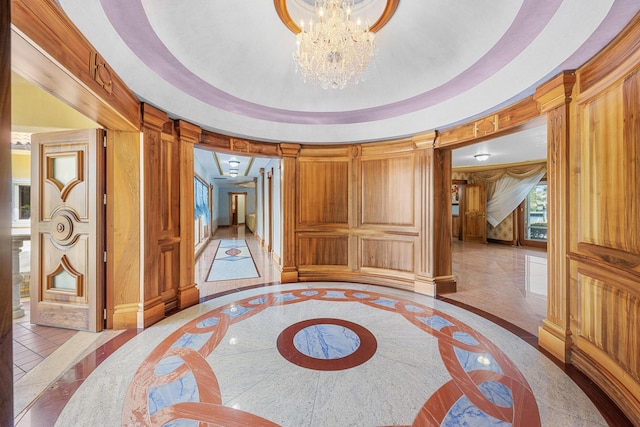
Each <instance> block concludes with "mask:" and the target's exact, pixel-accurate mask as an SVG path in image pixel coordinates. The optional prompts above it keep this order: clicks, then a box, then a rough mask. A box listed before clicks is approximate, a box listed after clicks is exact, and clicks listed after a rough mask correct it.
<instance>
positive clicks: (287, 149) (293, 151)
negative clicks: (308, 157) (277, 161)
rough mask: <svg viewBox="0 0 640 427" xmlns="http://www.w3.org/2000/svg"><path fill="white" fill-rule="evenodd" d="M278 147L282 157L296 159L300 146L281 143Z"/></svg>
mask: <svg viewBox="0 0 640 427" xmlns="http://www.w3.org/2000/svg"><path fill="white" fill-rule="evenodd" d="M279 146H280V153H281V154H282V157H297V156H298V153H299V152H300V147H301V146H300V144H290V143H287V142H281V143H280V144H279Z"/></svg>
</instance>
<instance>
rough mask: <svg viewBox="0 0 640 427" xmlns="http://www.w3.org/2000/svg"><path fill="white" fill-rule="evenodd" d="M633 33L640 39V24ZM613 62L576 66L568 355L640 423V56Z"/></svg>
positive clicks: (629, 415) (571, 184) (571, 177)
mask: <svg viewBox="0 0 640 427" xmlns="http://www.w3.org/2000/svg"><path fill="white" fill-rule="evenodd" d="M637 26H638V25H636V27H637ZM625 33H626V34H627V35H628V34H629V32H626V31H625ZM634 37H635V40H636V41H637V42H638V43H640V28H636V29H635V36H634ZM630 42H631V41H630V39H629V38H623V40H622V43H623V47H622V48H618V47H616V46H614V47H612V48H610V49H611V51H610V52H609V51H607V52H605V53H604V54H603V55H600V60H602V58H610V57H611V54H612V53H613V52H618V53H620V52H626V48H625V47H624V46H628V43H630ZM620 49H621V50H620ZM637 61H640V58H638V59H637ZM614 63H616V64H618V67H623V68H617V69H615V71H612V70H613V69H611V68H609V66H608V65H606V64H598V63H597V61H596V64H589V65H588V66H587V67H586V68H585V73H586V75H585V76H583V74H582V70H579V71H578V73H577V78H578V82H579V83H580V84H579V85H578V87H580V88H583V87H584V88H587V89H586V90H585V92H579V91H577V95H576V96H575V98H576V100H575V102H574V104H573V114H574V116H573V117H575V120H574V123H572V132H574V133H575V137H574V138H573V139H574V140H575V141H576V143H575V146H572V148H573V150H572V151H571V157H570V162H571V164H570V170H571V175H570V179H571V182H570V186H571V188H572V189H575V191H573V193H572V194H571V195H570V203H571V206H572V207H573V209H572V210H571V212H570V214H571V216H570V218H571V224H572V225H573V226H572V227H571V233H570V241H569V253H568V257H569V259H570V285H571V288H570V291H571V294H570V298H571V301H570V313H571V319H572V323H571V332H572V333H573V335H574V339H573V342H574V345H573V347H572V348H571V361H572V363H573V364H574V365H576V367H578V369H580V370H582V371H583V372H585V373H586V374H587V375H588V376H589V377H590V378H591V379H593V380H594V381H595V382H596V383H597V384H598V385H599V386H600V387H601V388H602V389H603V390H604V391H605V392H606V393H607V394H609V396H610V397H611V398H612V399H613V400H614V401H615V402H616V404H617V405H618V406H619V407H620V408H621V409H622V410H623V412H624V413H625V414H626V415H627V417H629V419H630V420H631V421H632V422H634V423H635V424H639V425H640V360H639V356H638V355H639V354H640V338H639V336H640V331H639V330H638V326H637V325H639V324H640V308H639V307H640V286H638V283H640V216H639V213H640V205H639V204H640V201H639V199H640V189H639V187H640V162H639V161H638V154H639V153H640V138H639V134H640V117H639V113H640V79H639V78H638V62H636V64H634V65H633V66H632V67H631V69H624V67H626V66H629V64H628V63H627V61H614ZM625 64H626V65H625ZM602 69H607V70H610V71H611V73H610V74H607V75H606V76H605V75H601V74H600V71H597V70H602ZM596 75H599V76H600V77H601V80H599V81H596V79H595V78H594V76H596ZM583 77H584V78H585V79H586V81H585V84H584V85H583V84H582V79H583Z"/></svg>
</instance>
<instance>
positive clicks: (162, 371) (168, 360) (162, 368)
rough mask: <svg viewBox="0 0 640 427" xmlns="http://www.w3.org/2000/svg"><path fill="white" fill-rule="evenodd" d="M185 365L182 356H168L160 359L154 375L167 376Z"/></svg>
mask: <svg viewBox="0 0 640 427" xmlns="http://www.w3.org/2000/svg"><path fill="white" fill-rule="evenodd" d="M183 364H184V360H182V358H181V357H180V356H167V357H165V358H163V359H160V361H159V362H158V364H157V365H156V369H154V370H153V373H154V374H156V375H167V374H170V373H171V372H173V371H175V370H176V369H178V368H179V367H180V366H182V365H183Z"/></svg>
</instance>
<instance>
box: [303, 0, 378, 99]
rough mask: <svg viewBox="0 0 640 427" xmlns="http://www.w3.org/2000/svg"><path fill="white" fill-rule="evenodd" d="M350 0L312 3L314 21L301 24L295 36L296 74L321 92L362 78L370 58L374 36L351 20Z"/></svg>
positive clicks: (324, 0)
mask: <svg viewBox="0 0 640 427" xmlns="http://www.w3.org/2000/svg"><path fill="white" fill-rule="evenodd" d="M353 4H354V0H316V4H315V8H316V12H317V14H318V22H317V23H313V22H312V21H311V20H310V21H309V26H308V28H305V24H304V21H303V22H302V26H301V31H300V32H299V33H298V35H297V36H296V44H297V49H296V52H295V53H294V55H293V56H294V58H295V60H296V72H297V73H298V74H299V75H300V76H301V77H302V80H303V81H305V82H306V81H311V82H313V83H317V84H319V85H320V86H321V87H322V88H323V89H328V88H332V89H343V88H344V87H345V86H347V85H348V84H358V83H360V82H361V81H363V80H364V79H365V78H366V74H365V71H366V70H367V67H368V66H369V63H370V62H371V58H373V55H374V51H375V48H374V43H373V39H374V34H373V33H372V32H371V31H369V27H368V26H367V27H365V28H361V23H360V20H358V21H357V22H355V23H354V22H353V21H351V7H352V6H353Z"/></svg>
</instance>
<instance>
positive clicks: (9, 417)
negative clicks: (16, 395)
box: [0, 0, 13, 426]
mask: <svg viewBox="0 0 640 427" xmlns="http://www.w3.org/2000/svg"><path fill="white" fill-rule="evenodd" d="M10 28H11V8H10V5H9V1H7V0H3V1H1V2H0V41H1V44H0V64H1V65H0V139H1V140H3V141H10V140H11V31H10ZM0 200H2V203H0V283H2V286H0V381H1V382H2V384H4V386H3V387H2V388H1V389H0V425H5V426H10V425H13V387H12V386H11V384H13V353H12V348H13V346H12V340H13V332H12V328H13V319H12V293H13V289H12V288H13V286H12V285H11V283H12V282H13V281H12V274H11V262H12V258H11V250H12V249H11V248H12V244H11V205H10V204H9V203H7V200H11V150H10V145H9V144H6V143H3V144H0Z"/></svg>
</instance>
